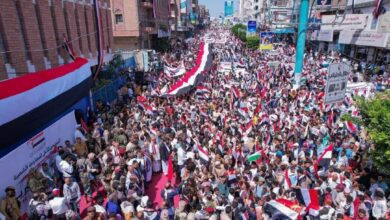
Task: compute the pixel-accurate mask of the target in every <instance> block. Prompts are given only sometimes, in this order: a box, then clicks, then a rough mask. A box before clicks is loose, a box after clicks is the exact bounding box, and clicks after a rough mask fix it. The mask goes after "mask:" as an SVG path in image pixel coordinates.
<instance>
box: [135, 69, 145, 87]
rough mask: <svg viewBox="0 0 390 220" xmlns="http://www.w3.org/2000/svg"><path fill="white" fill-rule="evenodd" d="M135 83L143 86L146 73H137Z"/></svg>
mask: <svg viewBox="0 0 390 220" xmlns="http://www.w3.org/2000/svg"><path fill="white" fill-rule="evenodd" d="M135 83H137V84H138V85H142V84H143V83H144V72H143V71H136V72H135Z"/></svg>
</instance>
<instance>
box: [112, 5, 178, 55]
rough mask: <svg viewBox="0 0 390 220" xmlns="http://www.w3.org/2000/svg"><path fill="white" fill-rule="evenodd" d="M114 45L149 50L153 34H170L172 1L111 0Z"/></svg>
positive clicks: (159, 35)
mask: <svg viewBox="0 0 390 220" xmlns="http://www.w3.org/2000/svg"><path fill="white" fill-rule="evenodd" d="M111 4H112V24H113V37H114V48H115V49H116V50H118V49H121V50H134V49H150V48H151V46H152V40H153V39H154V38H156V37H168V36H170V34H171V25H170V24H171V23H172V17H174V16H172V13H173V14H174V15H175V13H176V12H175V11H176V9H175V1H174V0H160V1H153V0H111Z"/></svg>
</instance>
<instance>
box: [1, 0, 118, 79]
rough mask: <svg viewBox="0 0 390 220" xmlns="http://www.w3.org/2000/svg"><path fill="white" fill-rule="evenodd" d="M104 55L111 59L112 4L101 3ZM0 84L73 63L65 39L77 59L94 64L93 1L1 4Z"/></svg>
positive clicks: (19, 0)
mask: <svg viewBox="0 0 390 220" xmlns="http://www.w3.org/2000/svg"><path fill="white" fill-rule="evenodd" d="M100 6H101V19H102V25H103V31H104V52H105V54H106V55H107V56H106V60H108V59H110V57H111V56H110V53H111V45H112V28H111V22H110V21H111V7H110V6H111V4H110V1H109V0H101V1H100ZM0 11H1V13H0V51H1V52H0V80H2V79H7V78H12V77H15V76H18V75H21V74H25V73H29V72H37V71H41V70H46V69H50V68H54V67H57V66H60V65H63V64H65V63H69V62H72V60H71V59H70V57H69V55H68V54H67V53H66V51H65V50H64V49H63V48H62V45H63V42H64V36H66V37H67V39H68V40H69V41H71V44H72V47H73V50H74V52H75V53H76V55H77V56H81V57H85V58H88V59H90V62H91V64H92V65H94V64H96V62H97V61H96V56H97V51H96V50H97V42H96V34H95V32H96V31H95V30H96V27H95V25H96V24H95V21H94V7H93V1H92V0H79V1H75V0H50V1H49V0H35V1H22V0H1V1H0Z"/></svg>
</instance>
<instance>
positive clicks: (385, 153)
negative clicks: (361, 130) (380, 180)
mask: <svg viewBox="0 0 390 220" xmlns="http://www.w3.org/2000/svg"><path fill="white" fill-rule="evenodd" d="M356 104H357V106H358V107H359V110H360V113H361V118H356V117H352V116H351V115H344V116H343V118H342V119H343V120H347V121H353V122H354V123H357V124H360V125H363V126H364V127H365V129H366V131H367V133H368V135H369V137H370V139H371V140H372V141H373V142H374V145H375V147H374V149H373V150H372V151H371V153H370V156H371V158H372V159H373V161H374V164H375V165H376V166H377V168H378V169H379V170H381V171H383V172H385V173H387V174H390V167H389V166H388V164H389V163H390V91H387V92H384V93H378V94H377V95H376V96H375V98H374V99H370V100H367V99H364V98H361V97H358V98H356Z"/></svg>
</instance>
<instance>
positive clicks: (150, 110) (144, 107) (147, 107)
mask: <svg viewBox="0 0 390 220" xmlns="http://www.w3.org/2000/svg"><path fill="white" fill-rule="evenodd" d="M138 106H139V107H140V108H141V109H142V110H143V111H144V112H145V113H146V114H149V115H152V114H153V112H154V111H156V109H155V108H154V107H152V106H150V105H148V104H146V103H142V102H140V103H138Z"/></svg>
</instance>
